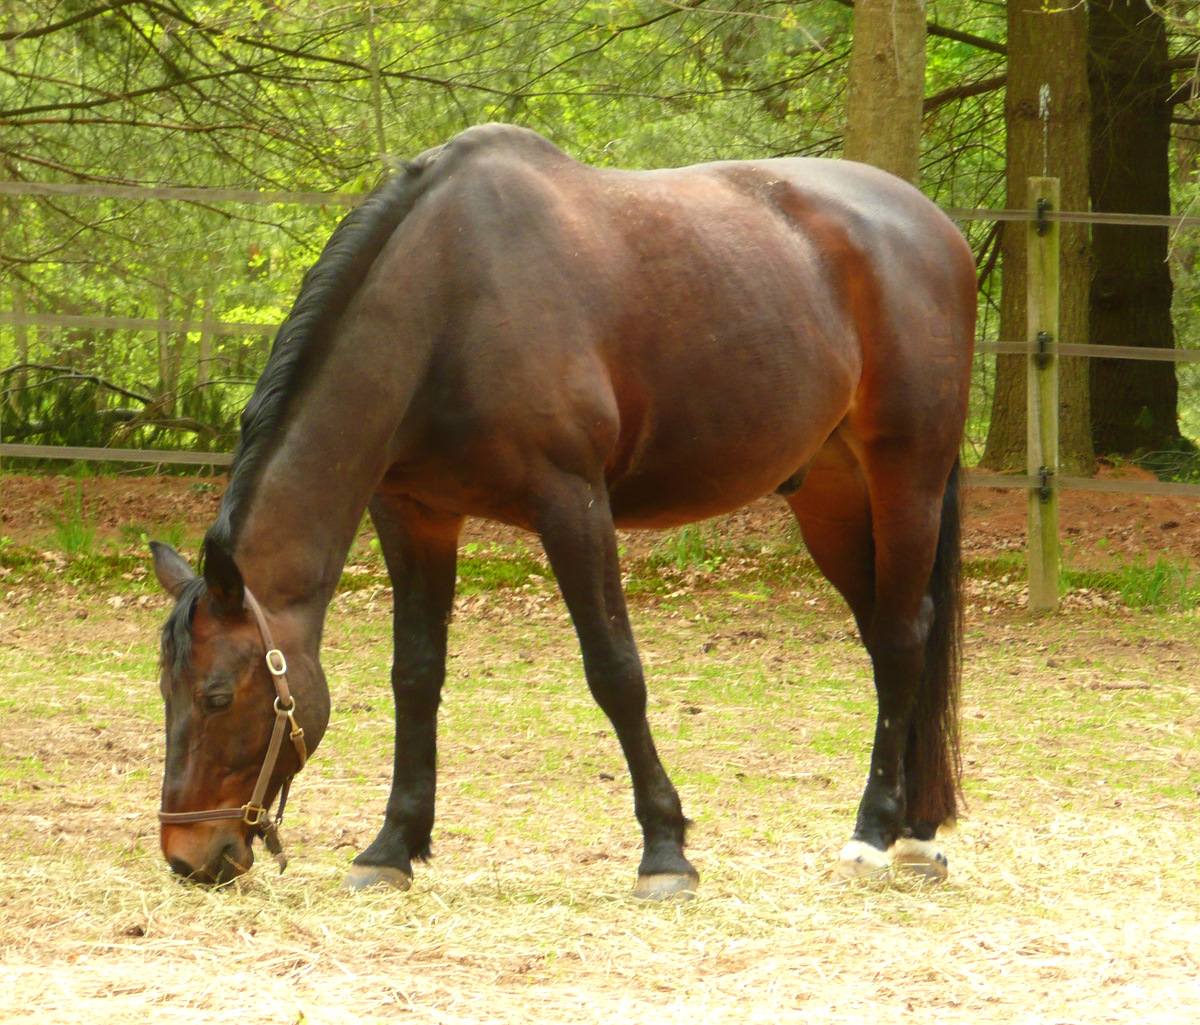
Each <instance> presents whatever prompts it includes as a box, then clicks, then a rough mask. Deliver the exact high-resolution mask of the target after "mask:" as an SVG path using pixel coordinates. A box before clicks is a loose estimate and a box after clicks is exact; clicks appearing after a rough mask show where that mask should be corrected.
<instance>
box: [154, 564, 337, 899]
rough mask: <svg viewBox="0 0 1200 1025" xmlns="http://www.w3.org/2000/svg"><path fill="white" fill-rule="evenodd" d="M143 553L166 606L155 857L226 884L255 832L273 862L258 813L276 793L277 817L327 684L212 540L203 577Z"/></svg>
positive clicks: (319, 724) (309, 742)
mask: <svg viewBox="0 0 1200 1025" xmlns="http://www.w3.org/2000/svg"><path fill="white" fill-rule="evenodd" d="M151 551H152V553H153V560H154V572H155V575H156V576H157V577H158V581H159V583H160V584H161V585H162V586H163V588H164V589H165V590H166V591H167V592H168V593H169V594H171V595H172V596H173V597H174V598H175V606H174V608H173V609H172V611H171V614H170V616H169V617H168V618H167V622H166V624H165V625H164V627H163V631H162V649H161V665H160V680H159V687H160V690H161V692H162V696H163V700H164V702H165V704H166V732H167V738H166V763H165V767H164V772H163V787H162V810H161V812H160V813H159V818H160V821H161V823H162V825H161V841H162V851H163V855H164V856H165V857H166V859H167V863H168V864H169V865H170V866H171V869H172V870H173V871H174V872H175V873H176V874H177V875H179V876H181V877H183V878H187V879H191V880H194V881H196V882H202V883H225V882H228V881H230V880H231V879H234V878H235V877H237V876H239V875H241V874H242V873H243V872H245V871H246V870H247V869H248V868H249V867H250V866H251V864H253V862H254V854H253V850H252V848H251V844H252V841H253V840H254V838H255V837H256V836H262V837H264V838H265V839H266V840H267V842H268V846H270V847H271V848H272V850H274V851H275V853H276V854H277V856H279V851H278V838H277V836H276V834H275V825H276V824H277V823H274V822H272V821H271V820H270V819H269V818H268V817H267V814H266V810H267V809H268V808H270V806H271V804H272V802H273V801H274V800H275V798H276V796H279V795H280V793H281V790H282V791H283V796H282V797H281V806H280V812H282V801H283V800H285V799H286V788H285V784H286V783H287V782H289V781H290V779H291V777H292V776H293V775H295V773H296V772H298V771H299V769H300V768H301V767H302V766H303V762H304V759H305V757H306V756H307V752H308V751H311V750H313V749H315V748H316V746H317V743H319V741H320V739H321V735H322V734H323V733H324V731H325V727H326V725H327V724H328V721H329V695H328V688H327V687H326V686H325V680H324V675H323V673H322V672H321V668H320V664H319V663H318V661H317V657H316V646H315V643H312V644H309V643H305V641H304V633H305V632H304V631H303V630H302V629H301V628H300V627H299V624H298V621H297V620H296V618H295V617H289V616H287V615H278V614H277V615H270V616H269V618H268V614H267V613H265V612H264V611H263V610H262V609H261V607H260V606H259V605H258V603H257V601H256V600H255V599H254V597H253V596H252V595H251V594H250V592H249V591H248V590H247V589H246V586H245V583H244V581H243V579H242V573H241V570H240V569H239V568H238V565H237V563H236V562H235V561H234V560H233V557H232V556H231V555H230V554H229V553H228V552H227V551H226V550H225V549H224V548H223V547H222V546H221V545H220V544H217V543H214V542H213V541H211V540H209V541H206V542H205V548H204V561H203V571H202V574H201V575H197V574H195V573H194V572H193V571H192V569H191V567H190V566H189V565H188V564H187V562H186V561H185V560H184V559H183V558H182V557H181V556H180V555H179V554H178V553H177V552H176V551H175V550H174V549H172V548H171V547H170V546H169V545H165V544H162V543H160V542H151ZM268 624H269V625H268ZM284 652H286V653H287V654H286V656H285V655H284ZM289 660H290V662H291V665H290V666H289V665H288V661H289ZM289 737H290V741H291V742H290V743H289V742H288V739H289ZM280 864H281V865H282V864H284V861H283V860H282V859H281V861H280Z"/></svg>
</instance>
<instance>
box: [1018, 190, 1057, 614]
mask: <svg viewBox="0 0 1200 1025" xmlns="http://www.w3.org/2000/svg"><path fill="white" fill-rule="evenodd" d="M1029 205H1030V206H1031V207H1032V208H1033V210H1034V211H1035V213H1036V214H1037V215H1038V216H1037V219H1036V220H1033V221H1030V222H1029V223H1028V226H1027V231H1026V241H1027V247H1028V250H1027V251H1028V270H1027V273H1026V280H1027V288H1028V317H1029V319H1028V324H1029V360H1028V362H1029V377H1028V386H1027V388H1026V401H1027V408H1028V421H1027V438H1028V442H1027V449H1026V453H1027V455H1026V464H1027V466H1028V470H1029V475H1030V476H1031V477H1036V478H1038V484H1037V485H1035V486H1033V487H1031V488H1030V489H1029V528H1028V529H1029V550H1028V560H1029V610H1030V611H1031V612H1052V611H1054V610H1055V609H1057V608H1058V488H1057V481H1056V479H1055V478H1056V477H1057V475H1058V356H1057V352H1058V340H1059V339H1058V253H1059V241H1058V222H1057V221H1052V220H1047V219H1046V218H1045V216H1044V215H1045V214H1046V213H1048V212H1049V211H1057V210H1058V208H1059V186H1058V179H1057V178H1030V179H1029Z"/></svg>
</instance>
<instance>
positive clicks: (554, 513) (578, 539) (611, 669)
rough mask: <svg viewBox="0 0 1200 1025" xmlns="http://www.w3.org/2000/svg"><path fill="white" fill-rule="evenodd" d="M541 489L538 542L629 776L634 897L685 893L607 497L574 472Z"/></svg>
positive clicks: (675, 800)
mask: <svg viewBox="0 0 1200 1025" xmlns="http://www.w3.org/2000/svg"><path fill="white" fill-rule="evenodd" d="M542 493H543V495H544V504H543V506H542V509H541V511H540V514H539V516H538V519H537V528H538V532H539V534H540V535H541V538H542V545H543V547H544V548H545V550H546V556H547V558H548V559H549V560H550V565H551V567H552V568H553V570H554V575H555V577H556V578H557V579H558V585H559V587H560V589H561V590H562V593H563V597H564V599H565V600H566V603H567V608H568V609H569V610H570V612H571V618H572V620H573V621H574V624H575V631H576V633H577V634H578V636H579V644H580V648H581V649H582V652H583V666H584V672H585V674H586V676H587V682H588V687H589V688H590V690H591V692H592V695H593V697H595V699H596V702H597V704H599V706H600V707H601V709H603V710H604V712H605V714H606V715H607V716H608V718H609V720H610V721H611V722H612V724H613V728H614V729H615V731H616V734H617V739H618V740H619V741H620V744H621V748H622V750H623V751H624V753H625V759H626V762H627V763H628V765H629V773H630V777H631V779H632V782H633V804H634V811H635V813H636V815H637V819H638V822H639V823H640V824H641V827H642V836H643V842H644V847H643V854H642V861H641V865H640V866H639V867H638V882H637V886H636V888H635V889H634V895H635V896H638V897H644V898H647V899H650V900H664V899H667V898H670V897H676V896H679V897H685V898H686V897H689V896H691V895H692V894H693V893H694V892H695V890H696V886H697V885H698V883H699V880H700V877H699V875H698V874H697V872H696V870H695V869H694V868H693V867H692V866H691V864H690V863H689V862H688V860H687V858H685V857H684V855H683V845H684V834H685V833H686V830H687V825H688V822H687V819H685V818H684V817H683V809H682V807H681V805H680V803H679V795H678V794H677V793H676V791H675V787H674V786H672V784H671V781H670V779H668V778H667V774H666V771H665V770H664V769H663V766H662V762H661V761H660V760H659V757H658V752H657V751H656V750H655V747H654V740H653V738H652V737H651V735H650V724H649V723H648V722H647V720H646V683H645V679H644V677H643V673H642V664H641V660H640V658H639V657H638V652H637V646H636V644H635V643H634V639H633V631H632V629H631V627H630V624H629V616H628V614H627V611H626V606H625V595H624V592H623V591H622V589H621V571H620V566H619V563H618V558H617V541H616V535H615V534H614V532H613V522H612V514H611V512H610V510H609V505H608V496H607V494H606V493H605V492H604V490H603V488H602V487H600V486H595V487H593V486H589V485H588V484H587V483H586V482H585V481H583V480H580V479H578V478H575V477H570V478H565V477H564V478H560V479H557V480H555V481H553V482H552V483H549V484H548V485H547V486H546V487H545V488H543V489H542Z"/></svg>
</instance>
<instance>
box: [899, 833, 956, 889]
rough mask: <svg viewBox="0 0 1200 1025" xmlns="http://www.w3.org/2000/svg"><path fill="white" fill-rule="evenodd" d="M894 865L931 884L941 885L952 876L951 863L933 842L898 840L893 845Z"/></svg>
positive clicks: (909, 839) (911, 839) (908, 839)
mask: <svg viewBox="0 0 1200 1025" xmlns="http://www.w3.org/2000/svg"><path fill="white" fill-rule="evenodd" d="M892 864H893V865H895V866H896V867H897V868H899V869H902V870H903V871H904V872H905V873H906V874H912V875H917V876H920V877H921V878H923V879H926V880H928V881H929V882H931V883H940V882H942V881H943V880H944V879H945V878H946V877H947V876H948V875H949V874H950V862H949V861H947V860H946V855H944V854H943V853H942V852H941V851H940V850H939V849H938V846H937V844H936V843H934V842H933V841H932V840H914V839H913V838H912V837H904V838H903V839H901V840H897V841H896V842H895V843H894V844H893V845H892Z"/></svg>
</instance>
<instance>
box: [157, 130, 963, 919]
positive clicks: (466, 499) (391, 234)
mask: <svg viewBox="0 0 1200 1025" xmlns="http://www.w3.org/2000/svg"><path fill="white" fill-rule="evenodd" d="M975 303H976V300H975V273H974V261H973V259H972V254H971V251H970V249H969V248H968V246H967V245H966V243H965V242H964V240H963V237H962V236H961V234H960V233H959V232H958V230H957V228H956V227H955V226H954V225H953V224H952V223H951V222H950V221H949V220H948V219H947V218H946V217H945V216H944V215H943V214H942V213H941V212H940V211H939V210H938V209H937V207H936V206H935V205H934V204H933V203H932V202H930V201H929V200H928V199H927V198H926V197H924V196H923V195H922V194H921V193H920V192H919V191H918V190H917V189H915V188H913V187H912V186H910V185H909V184H907V183H905V182H903V181H900V180H899V179H897V178H894V177H892V176H891V175H889V174H887V173H885V172H883V171H880V170H878V169H875V168H872V167H869V166H866V165H862V164H857V163H852V162H846V161H840V160H828V159H805V158H776V159H764V160H757V161H745V162H742V161H722V162H713V163H706V164H699V165H696V166H691V167H683V168H675V169H666V170H650V171H628V170H615V169H603V168H596V167H591V166H587V165H585V164H582V163H579V162H577V161H576V160H574V159H572V158H571V157H569V156H567V155H566V154H565V153H563V152H562V151H561V150H560V149H558V148H557V147H556V146H554V145H553V144H552V143H550V142H549V141H547V140H546V139H544V138H542V137H541V136H540V135H538V134H536V133H534V132H532V131H529V130H526V129H523V128H518V127H514V126H509V125H485V126H479V127H475V128H471V129H469V130H467V131H465V132H463V133H462V134H460V135H457V136H456V137H454V138H453V139H451V140H450V141H449V142H446V143H444V144H442V145H440V146H437V147H435V148H433V149H430V150H428V151H427V152H425V153H422V154H421V155H419V156H418V157H416V158H415V159H413V160H411V161H410V162H408V163H407V164H405V165H403V166H402V167H401V168H400V169H398V170H397V171H396V172H395V173H393V175H392V176H391V177H390V178H389V179H388V180H387V181H385V182H384V183H383V184H382V185H381V186H380V187H379V188H378V189H376V190H375V191H374V192H373V193H371V195H370V196H369V197H367V198H366V199H365V200H364V201H363V202H362V203H361V204H360V205H359V206H358V207H356V208H355V209H354V210H353V211H352V212H350V213H349V214H348V215H347V216H346V217H345V218H344V219H343V220H342V222H341V223H340V224H339V226H338V227H337V228H336V229H335V230H334V232H333V234H332V235H331V237H330V239H329V241H328V243H327V244H326V246H325V248H324V250H323V251H322V253H321V255H320V257H319V258H318V259H317V261H316V263H315V264H314V265H313V266H312V267H311V269H310V270H309V271H308V273H307V275H306V276H305V278H304V280H303V283H302V285H301V288H300V290H299V293H298V296H297V298H296V300H295V303H294V306H293V308H292V310H291V312H290V314H289V315H288V317H287V318H286V320H285V321H284V322H283V324H282V326H281V327H280V329H279V331H278V333H277V335H276V337H275V341H274V343H273V346H272V351H271V354H270V356H269V359H268V361H267V364H266V368H265V370H264V372H263V374H262V376H261V378H260V379H259V380H258V383H257V385H256V387H255V389H254V392H253V394H252V396H251V398H250V400H249V402H248V403H247V405H246V407H245V409H244V411H243V413H242V418H241V431H240V436H239V441H238V445H237V449H236V452H235V457H234V461H233V464H232V468H231V472H230V477H229V482H228V485H227V487H226V490H225V492H224V495H223V497H222V500H221V505H220V508H219V511H218V513H217V516H216V518H215V520H214V522H213V523H212V525H211V527H210V529H209V530H208V532H207V534H206V535H205V538H204V541H203V544H202V552H201V554H202V559H203V563H202V570H201V572H200V573H199V574H196V573H194V572H193V570H192V569H191V567H190V566H189V564H188V563H187V561H185V560H184V559H183V558H182V557H181V556H180V555H179V554H178V553H176V552H175V551H174V550H173V549H171V548H169V547H168V546H166V545H164V544H160V543H154V544H153V545H152V554H153V565H154V569H155V573H156V576H157V578H158V581H159V582H160V583H161V585H162V586H163V587H164V588H165V590H166V591H167V592H169V593H170V594H171V595H173V596H174V598H175V603H174V606H173V608H172V611H171V612H170V614H169V616H168V619H167V621H166V624H165V625H164V627H163V630H162V638H161V655H162V657H161V677H160V687H161V690H162V694H163V697H164V700H165V705H166V757H165V766H164V777H163V785H162V805H161V811H160V813H159V815H160V819H161V843H162V850H163V854H164V856H165V857H166V860H167V862H168V864H169V865H170V867H171V869H173V870H174V872H175V873H177V874H178V875H179V876H181V877H185V878H188V879H192V880H195V881H198V882H201V883H208V884H221V883H226V882H228V881H230V880H232V879H233V878H235V877H236V876H238V875H240V874H241V873H242V872H244V871H245V870H246V869H247V868H248V867H249V866H250V865H251V864H252V863H253V857H254V855H253V851H252V843H253V841H254V840H255V839H259V838H261V839H263V840H264V841H265V842H266V843H267V846H268V847H269V849H271V850H272V851H275V852H276V854H277V856H279V857H280V858H281V865H282V864H283V859H282V855H281V854H280V852H279V848H280V842H279V838H278V834H277V831H276V828H275V827H276V824H277V821H278V818H279V817H281V814H282V807H283V803H284V801H285V800H286V797H287V786H288V784H289V783H290V781H291V778H292V777H293V776H294V775H295V773H296V772H297V771H298V770H299V768H300V767H301V765H302V764H303V761H304V758H305V757H307V754H308V753H309V752H311V751H312V750H315V749H316V747H317V745H318V744H319V743H320V740H321V737H322V735H323V733H324V732H325V729H326V726H327V724H328V721H329V711H330V698H329V687H328V684H327V682H326V678H325V674H324V672H323V670H322V667H321V662H320V657H319V649H320V641H321V632H322V626H323V622H324V617H325V614H326V608H327V606H328V604H329V602H330V600H331V598H332V596H333V594H334V590H335V588H336V587H337V584H338V581H339V577H340V573H341V570H342V567H343V564H344V562H345V559H346V556H347V553H348V551H349V547H350V545H351V543H352V541H353V539H354V537H355V536H356V532H357V531H358V529H359V526H360V523H361V521H362V517H363V515H364V512H365V511H369V514H370V517H371V519H372V521H373V523H374V527H375V530H376V531H377V534H378V538H379V543H380V546H381V549H382V553H383V557H384V560H385V562H386V565H387V570H388V573H389V575H390V578H391V581H392V585H393V593H394V615H393V633H394V659H393V664H392V669H391V686H392V691H393V694H394V698H395V749H394V766H393V778H392V785H391V791H390V794H389V796H388V798H387V802H386V806H385V808H384V815H383V823H382V826H381V827H380V829H379V832H378V835H377V836H376V837H375V839H374V841H373V842H372V843H371V844H370V845H369V846H367V847H366V848H365V849H363V850H362V851H361V852H360V853H358V855H357V856H356V857H355V858H354V860H353V863H352V865H351V866H350V868H349V871H348V875H347V876H346V877H345V881H344V885H346V886H347V887H349V888H351V889H363V888H366V887H370V886H375V885H391V886H395V887H397V888H399V889H405V888H407V887H408V886H409V885H410V883H411V880H412V877H413V862H414V861H422V860H424V859H425V858H427V857H428V856H429V854H430V835H431V830H432V827H433V821H434V790H435V780H436V748H437V741H436V712H437V709H438V705H439V702H440V700H441V691H442V685H443V682H444V680H445V664H446V647H447V626H448V623H449V621H450V617H451V612H452V609H453V602H454V591H455V572H456V554H457V548H458V537H459V531H460V528H461V527H462V524H463V521H464V519H465V518H466V517H481V518H486V519H489V520H493V521H499V522H501V523H504V524H509V525H512V526H515V527H518V528H523V529H525V530H528V531H531V532H534V533H536V534H537V535H538V537H539V538H540V540H541V543H542V546H543V548H544V550H545V554H546V557H547V560H548V562H549V565H550V567H551V569H552V571H553V573H554V576H555V578H556V580H557V584H558V587H559V589H560V591H561V593H562V596H563V598H564V599H565V602H566V606H567V609H568V611H569V613H570V616H571V619H572V621H573V625H574V629H575V631H576V634H577V636H578V641H579V645H580V649H581V652H582V659H583V668H584V674H585V677H586V680H587V684H588V687H589V689H590V691H591V693H592V695H593V696H594V698H595V700H596V702H597V703H598V704H599V706H600V707H601V708H602V709H603V711H604V712H605V713H606V714H607V716H608V718H609V720H610V721H611V723H612V726H613V728H614V730H615V732H616V736H617V738H618V740H619V742H620V745H621V748H622V749H623V752H624V755H625V758H626V761H627V764H628V767H629V772H630V777H631V781H632V790H633V807H634V813H635V815H636V818H637V821H638V823H639V824H640V826H641V830H642V838H643V853H642V858H641V862H640V865H639V867H638V870H637V882H636V886H635V889H634V893H635V895H636V896H639V897H643V898H647V899H667V898H671V897H681V898H685V899H686V898H687V897H689V896H691V895H692V894H694V892H695V890H696V887H697V884H698V882H699V876H698V874H697V872H696V870H695V868H694V867H693V866H692V864H691V863H690V862H689V861H688V859H687V858H686V857H685V855H684V846H685V839H686V837H685V833H686V830H687V828H688V825H689V821H688V819H686V818H685V817H684V813H683V809H682V807H681V804H680V800H679V796H678V794H677V793H676V790H675V787H674V786H673V785H672V783H671V781H670V779H669V777H668V775H667V773H666V771H665V769H664V768H663V765H662V762H661V761H660V759H659V756H658V753H657V751H656V748H655V744H654V739H653V737H652V736H651V732H650V728H649V725H648V723H647V719H646V683H645V679H644V676H643V672H642V666H641V662H640V659H639V656H638V650H637V646H636V644H635V641H634V635H633V631H632V629H631V626H630V619H629V615H628V613H627V609H626V602H625V596H624V593H623V590H622V585H621V572H620V564H619V560H618V546H617V541H616V538H615V534H614V527H639V528H647V527H650V528H666V527H672V526H677V525H680V524H684V523H688V522H693V521H696V520H700V519H703V518H707V517H712V516H715V515H718V514H724V513H728V512H730V511H733V510H735V509H737V508H739V507H741V506H743V505H745V504H747V503H749V502H751V501H753V500H756V499H758V498H760V497H761V496H764V495H767V494H769V493H772V492H777V493H779V494H780V495H782V496H783V498H784V500H785V501H786V502H787V504H788V505H789V506H790V507H791V510H792V512H793V513H794V515H795V517H796V519H797V520H798V521H799V526H800V530H801V532H802V536H803V539H804V542H805V544H806V546H807V548H808V551H809V553H810V554H811V556H812V558H813V560H814V562H815V563H816V565H817V567H818V568H819V569H820V570H821V571H822V572H823V574H824V575H825V576H826V577H827V578H828V579H829V580H830V581H831V582H832V583H833V585H834V587H835V588H836V589H837V590H838V591H839V592H840V593H841V595H842V596H843V597H844V598H845V600H846V602H847V603H848V605H849V607H850V610H851V611H852V613H853V615H854V618H855V621H856V623H857V626H858V630H859V634H860V636H861V639H862V642H863V644H864V646H865V648H866V651H867V653H868V655H869V657H870V660H871V663H872V668H873V674H874V684H875V690H876V694H877V702H878V713H877V718H876V722H875V733H874V744H873V749H872V752H871V757H870V769H869V775H868V777H867V782H866V784H865V787H864V790H863V794H862V799H861V801H860V803H859V805H858V811H857V817H856V820H855V824H854V829H853V833H852V834H851V837H850V839H849V841H848V842H846V844H845V846H844V847H843V848H842V849H841V852H840V854H839V855H838V859H837V862H836V864H835V866H834V871H835V872H836V873H837V875H838V876H839V877H846V878H853V877H857V876H863V875H874V874H881V873H882V874H888V873H891V872H894V871H899V870H900V869H899V868H898V867H897V866H906V867H907V868H908V869H910V870H911V871H913V872H916V873H918V874H919V875H921V876H924V877H926V878H929V879H935V880H939V879H942V878H944V877H945V875H946V872H947V865H948V861H947V858H946V857H945V855H944V853H943V851H942V850H941V847H940V845H939V843H938V840H937V838H936V834H937V832H938V829H939V827H941V826H943V825H944V824H950V823H952V822H953V820H954V819H955V816H956V802H957V801H958V800H959V799H960V798H961V788H960V777H961V757H960V754H959V745H958V715H957V707H956V706H957V694H958V688H959V678H960V675H961V657H960V653H959V640H960V636H961V629H962V614H961V597H960V587H959V579H960V563H959V515H960V514H959V502H958V475H959V447H960V443H961V437H962V432H963V426H964V421H965V418H966V411H967V394H968V387H969V380H970V371H971V360H972V354H973V346H974V320H975ZM288 736H290V737H291V741H292V742H291V743H290V744H289V743H286V742H285V741H286V738H287V737H288ZM277 798H278V800H279V810H278V812H277V814H276V817H275V819H271V818H270V817H269V815H268V810H269V809H270V807H271V806H272V804H273V802H274V801H275V800H276V799H277Z"/></svg>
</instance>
